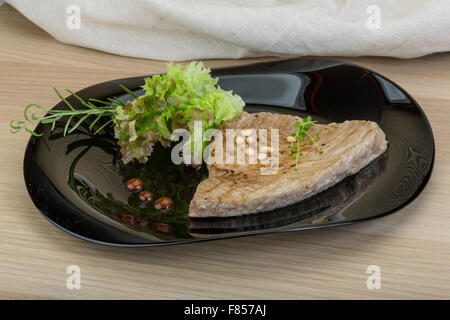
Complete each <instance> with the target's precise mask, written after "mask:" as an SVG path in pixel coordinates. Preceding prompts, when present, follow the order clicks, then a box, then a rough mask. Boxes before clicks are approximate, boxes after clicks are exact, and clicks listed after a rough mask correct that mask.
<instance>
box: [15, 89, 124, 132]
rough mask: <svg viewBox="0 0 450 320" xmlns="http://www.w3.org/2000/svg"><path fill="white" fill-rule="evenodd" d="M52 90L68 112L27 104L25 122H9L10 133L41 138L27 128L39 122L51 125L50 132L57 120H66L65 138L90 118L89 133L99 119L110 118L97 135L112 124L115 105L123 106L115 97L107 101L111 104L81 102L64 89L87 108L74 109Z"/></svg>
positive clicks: (78, 97)
mask: <svg viewBox="0 0 450 320" xmlns="http://www.w3.org/2000/svg"><path fill="white" fill-rule="evenodd" d="M53 90H55V92H56V94H57V95H58V97H59V98H60V99H61V100H62V101H64V103H65V104H66V105H67V106H68V107H69V109H68V110H46V109H44V108H42V107H41V106H40V105H38V104H34V103H32V104H29V105H27V106H26V107H25V110H24V118H25V121H15V120H12V121H11V122H10V127H11V129H10V132H11V133H13V134H15V133H17V132H19V131H21V130H25V131H26V132H28V133H30V134H32V135H33V136H41V135H42V134H39V133H36V132H34V131H33V130H31V129H30V128H29V127H28V126H29V125H35V124H37V123H39V122H40V123H42V124H51V126H52V128H51V130H52V131H53V129H55V126H56V123H57V122H58V121H59V120H61V119H63V118H67V121H66V124H65V126H64V136H65V135H66V134H70V133H72V132H74V131H75V130H76V129H77V128H78V127H79V126H80V124H82V123H83V122H84V121H85V120H86V119H87V118H89V117H90V116H95V120H94V121H93V122H92V123H91V124H90V126H89V130H90V131H91V130H92V129H93V128H94V125H95V124H96V123H97V122H98V121H99V120H100V118H101V117H105V116H107V117H111V120H109V121H107V122H106V123H105V124H103V125H102V126H101V127H100V128H99V129H98V130H96V131H95V132H94V134H97V133H98V132H100V131H101V130H102V129H104V128H105V127H106V126H107V125H110V124H111V123H113V119H112V117H113V116H114V114H115V112H116V106H117V104H120V105H124V104H123V102H122V101H120V100H119V99H117V98H116V97H114V98H109V100H110V101H111V102H106V101H101V100H95V99H89V101H85V100H83V98H81V97H80V96H78V95H77V94H76V93H74V92H72V91H70V90H68V89H66V91H67V92H68V93H70V94H71V95H72V96H74V97H75V98H76V99H77V100H78V101H80V102H81V104H82V105H83V106H85V107H87V109H75V108H74V107H73V106H72V105H71V104H70V102H69V101H67V99H65V98H64V97H63V96H62V95H61V94H60V93H59V91H58V90H57V89H56V88H53ZM92 101H94V102H100V103H102V104H104V106H101V107H99V106H96V105H95V104H93V103H92ZM32 108H37V109H40V110H42V111H44V112H45V113H46V115H45V116H43V117H38V116H36V114H34V113H33V112H32V111H31V109H32ZM76 119H78V121H77V122H75V124H74V125H73V126H72V127H71V126H70V124H71V122H72V120H76Z"/></svg>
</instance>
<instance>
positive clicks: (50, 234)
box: [0, 5, 450, 299]
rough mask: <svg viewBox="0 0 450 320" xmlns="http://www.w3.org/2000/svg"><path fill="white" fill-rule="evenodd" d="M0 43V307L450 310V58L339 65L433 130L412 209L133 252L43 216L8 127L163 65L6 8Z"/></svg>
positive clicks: (18, 142)
mask: <svg viewBox="0 0 450 320" xmlns="http://www.w3.org/2000/svg"><path fill="white" fill-rule="evenodd" d="M0 42H1V43H2V45H1V49H0V97H1V100H0V104H1V106H0V132H1V133H2V135H3V139H2V140H1V142H0V173H1V179H0V208H1V220H0V298H3V299H65V298H70V299H102V298H103V299H117V298H126V299H170V298H174V299H178V298H184V299H189V298H194V299H197V298H213V299H221V298H256V299H258V298H262V299H284V298H286V299H300V298H301V299H313V298H331V299H341V298H362V299H369V298H375V299H380V298H400V299H402V298H412V299H417V298H425V299H427V298H439V299H443V298H450V232H449V231H450V126H449V125H448V124H449V123H450V53H443V54H437V55H431V56H427V57H423V58H418V59H412V60H399V59H390V58H389V59H388V58H372V57H364V58H351V59H350V58H343V59H342V60H346V61H351V62H355V63H358V64H361V65H363V66H365V67H368V68H370V69H373V70H375V71H377V72H379V73H381V74H383V75H385V76H387V77H389V78H390V79H392V80H393V81H395V82H397V83H398V84H399V85H400V86H402V87H403V88H404V89H406V90H407V91H408V92H410V93H411V94H412V95H413V97H414V98H415V99H416V100H417V101H418V103H419V104H420V105H421V106H422V107H423V109H424V110H425V112H426V114H427V116H428V118H429V120H430V122H431V125H432V127H433V130H434V135H435V139H436V163H435V168H434V173H433V175H432V177H431V180H430V182H429V184H428V186H427V187H426V188H425V190H424V192H423V193H422V194H421V195H420V196H419V197H418V198H417V199H416V200H415V201H414V202H413V203H412V204H410V205H409V206H407V207H406V208H404V209H402V210H401V211H399V212H397V213H396V214H393V215H390V216H388V217H385V218H382V219H379V220H375V221H372V222H367V223H364V224H358V225H353V226H345V227H339V228H332V229H325V230H313V231H303V232H294V233H285V234H271V235H263V236H255V237H245V238H236V239H229V240H219V241H210V242H203V243H195V244H187V245H178V246H170V247H156V248H139V249H137V248H134V249H129V248H113V247H105V246H100V245H95V244H91V243H88V242H86V241H83V240H80V239H77V238H75V237H72V236H70V235H68V234H66V233H64V232H63V231H61V230H59V229H57V228H55V227H54V226H52V225H51V224H50V223H48V222H47V221H46V220H45V219H44V218H43V217H42V216H41V215H40V214H39V213H38V211H37V210H36V208H35V207H34V206H33V204H32V202H31V200H30V198H29V197H28V195H27V191H26V188H25V185H24V182H23V174H22V159H23V154H24V150H25V146H26V143H27V141H28V138H29V137H28V136H27V135H26V134H18V135H9V133H8V129H9V121H10V120H11V119H19V118H21V117H22V116H23V108H24V106H25V105H26V104H28V103H31V102H36V103H40V104H42V105H44V106H50V107H51V106H53V105H55V104H56V102H57V100H58V99H57V97H56V96H55V94H54V93H53V91H52V89H51V87H52V86H56V87H58V88H71V89H72V90H79V89H81V88H84V87H86V86H89V85H92V84H95V83H98V82H102V81H106V80H110V79H115V78H122V77H129V76H136V75H142V74H150V73H155V72H161V71H163V70H164V69H165V63H164V62H160V61H152V60H142V59H133V58H128V57H120V56H115V55H111V54H107V53H102V52H98V51H94V50H90V49H85V48H79V47H75V46H69V45H65V44H62V43H59V42H57V41H56V40H54V39H53V38H51V37H50V36H49V35H47V34H46V33H45V32H43V31H42V30H41V29H39V28H38V27H36V26H35V25H34V24H32V23H31V22H29V21H28V20H26V19H25V18H24V17H22V16H21V15H20V14H19V13H18V12H16V11H15V10H14V9H12V8H11V7H10V6H8V5H3V6H2V7H0ZM265 60H270V58H267V59H257V60H256V59H255V60H251V59H245V60H233V61H231V60H214V61H213V60H211V61H206V64H207V65H208V66H210V67H217V66H227V65H237V64H245V63H249V62H254V61H265ZM72 264H76V265H79V266H80V268H81V276H82V280H81V289H80V290H68V289H67V288H66V277H67V274H66V268H67V266H68V265H72ZM369 265H378V266H379V267H380V268H381V272H382V274H381V289H380V290H368V289H367V287H366V279H367V277H368V275H367V274H366V268H367V267H368V266H369Z"/></svg>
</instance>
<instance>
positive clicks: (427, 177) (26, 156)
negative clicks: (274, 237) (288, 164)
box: [23, 57, 436, 247]
mask: <svg viewBox="0 0 450 320" xmlns="http://www.w3.org/2000/svg"><path fill="white" fill-rule="evenodd" d="M304 60H319V61H326V62H333V63H339V64H343V65H351V66H355V67H357V68H360V69H363V70H366V71H369V72H370V73H372V74H374V75H377V76H379V77H381V78H383V79H385V80H387V81H389V82H390V83H392V84H394V85H396V86H397V87H398V88H399V89H401V91H402V92H403V93H404V94H406V95H407V97H408V98H409V99H410V100H411V102H412V103H413V104H414V105H415V106H417V109H418V110H419V111H420V112H421V114H422V118H423V120H425V121H426V124H427V126H428V128H429V131H430V134H431V139H432V156H431V161H430V169H429V170H428V172H427V173H426V175H425V176H424V178H423V180H422V182H421V184H420V185H419V187H418V188H417V190H416V191H415V192H414V194H413V195H411V196H410V197H409V198H408V199H407V200H405V201H404V202H402V203H401V204H400V205H399V206H397V207H395V208H393V209H391V210H388V211H386V212H383V213H381V214H379V215H376V216H372V217H366V218H359V219H352V220H348V221H343V222H336V223H329V224H318V225H310V226H301V227H295V228H290V229H278V228H275V229H267V230H264V229H262V230H258V232H254V233H243V234H235V233H230V234H219V235H215V236H214V237H209V238H206V237H205V238H203V237H199V238H193V239H184V240H169V241H161V242H153V243H151V242H149V243H119V242H106V241H102V240H97V239H93V238H90V237H87V236H84V235H80V234H78V233H76V232H74V231H71V230H69V229H67V228H65V227H63V226H62V225H60V224H58V223H57V222H56V221H54V220H52V219H51V218H50V217H49V216H48V215H47V214H46V213H45V212H44V211H43V209H42V208H40V206H39V205H38V203H37V201H36V199H35V198H34V196H33V195H32V193H31V191H30V181H29V179H30V177H29V176H28V175H27V174H26V168H27V165H29V164H28V163H29V162H30V161H32V160H31V148H32V144H33V141H34V139H35V137H33V136H31V137H30V138H29V140H28V142H27V145H26V148H25V153H24V159H23V175H24V181H25V186H26V189H27V192H28V195H29V197H30V198H31V200H32V202H33V205H34V206H35V207H36V209H37V210H38V211H39V213H40V214H41V215H42V216H43V217H44V218H45V219H46V220H47V221H49V222H50V223H51V224H52V225H54V226H55V227H57V228H58V229H61V230H62V231H64V232H66V233H68V234H70V235H72V236H74V237H76V238H79V239H82V240H85V241H88V242H91V243H95V244H100V245H104V246H112V247H159V246H169V245H178V244H189V243H196V242H204V241H213V240H223V239H231V238H240V237H248V236H258V235H266V234H275V233H285V232H295V231H301V230H315V229H328V228H332V227H339V226H346V225H352V224H356V223H362V222H368V221H372V220H375V219H379V218H383V217H386V216H388V215H390V214H393V213H395V212H397V211H399V210H401V209H403V208H405V207H406V206H408V205H409V204H411V203H412V202H413V201H414V200H416V199H417V197H418V196H419V195H420V194H421V193H422V191H423V190H424V188H425V187H426V185H427V184H428V182H429V180H430V178H431V175H432V172H433V169H434V163H435V153H436V146H435V138H434V133H433V129H432V127H431V124H430V122H429V120H428V117H427V116H426V113H425V111H424V110H423V108H422V107H421V106H420V104H419V103H418V102H417V101H416V100H415V99H414V98H413V97H412V96H411V95H410V94H409V92H408V91H406V90H405V89H404V88H403V87H401V86H400V85H398V84H397V83H396V82H394V81H392V80H391V79H389V78H387V77H385V76H383V75H382V74H380V73H378V72H376V71H373V70H371V69H368V68H366V67H364V66H361V65H359V64H356V63H353V62H347V61H342V60H337V59H328V58H316V57H306V58H293V59H280V60H272V61H266V62H256V63H249V64H242V65H234V66H228V67H221V68H212V69H211V71H212V72H213V73H215V72H221V71H226V70H230V69H233V68H239V67H250V66H257V65H267V64H270V63H277V62H287V61H304ZM156 74H163V73H153V74H148V75H142V76H133V77H125V78H119V79H112V80H107V81H104V82H100V83H96V84H93V85H90V86H88V87H85V88H82V89H80V90H78V91H77V92H75V93H76V94H78V95H82V92H83V91H87V90H92V89H93V88H95V87H98V86H105V85H108V84H113V83H118V82H121V81H122V82H123V81H133V80H142V79H144V78H146V77H149V76H152V75H156ZM62 104H63V101H60V102H58V103H57V104H56V105H54V106H53V107H52V108H51V109H54V108H56V107H58V106H59V105H62ZM286 109H290V108H288V107H286ZM42 126H44V125H43V124H41V123H39V124H38V125H37V126H36V128H35V129H34V131H36V130H37V129H39V128H41V127H42Z"/></svg>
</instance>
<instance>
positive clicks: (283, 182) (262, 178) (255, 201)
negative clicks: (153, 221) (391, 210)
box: [189, 112, 387, 217]
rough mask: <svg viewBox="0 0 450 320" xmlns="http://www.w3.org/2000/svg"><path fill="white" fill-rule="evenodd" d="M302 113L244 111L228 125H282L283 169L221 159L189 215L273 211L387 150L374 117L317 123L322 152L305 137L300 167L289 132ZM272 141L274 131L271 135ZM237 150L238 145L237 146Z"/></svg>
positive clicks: (313, 131)
mask: <svg viewBox="0 0 450 320" xmlns="http://www.w3.org/2000/svg"><path fill="white" fill-rule="evenodd" d="M298 120H300V118H299V117H296V116H291V115H280V114H274V113H267V112H262V113H254V114H248V113H246V112H244V113H242V114H241V115H240V116H239V117H238V118H237V119H235V120H233V121H231V122H230V123H228V124H226V125H224V126H223V127H222V128H221V129H222V130H223V136H224V153H226V150H225V144H226V139H225V136H226V134H225V130H226V129H228V128H229V129H250V128H252V129H257V130H258V129H268V130H270V129H278V130H279V168H278V170H277V172H276V173H275V174H273V175H261V173H260V170H261V167H264V166H263V165H262V164H260V163H257V164H248V159H247V164H245V165H239V164H217V163H213V164H211V165H210V166H209V178H207V179H205V180H204V181H202V182H201V183H200V184H199V186H198V187H197V191H196V193H195V195H194V197H193V199H192V201H191V203H190V208H189V216H190V217H227V216H239V215H245V214H251V213H256V212H261V211H269V210H273V209H276V208H280V207H284V206H286V205H289V204H292V203H295V202H298V201H301V200H303V199H306V198H308V197H310V196H312V195H314V194H316V193H318V192H321V191H323V190H325V189H327V188H329V187H331V186H333V185H335V184H336V183H338V182H339V181H341V180H342V179H343V178H345V177H346V176H348V175H352V174H354V173H356V172H358V171H359V170H361V169H362V168H363V167H365V166H366V165H367V164H368V163H370V162H371V161H372V160H374V159H375V158H376V157H378V156H379V155H381V154H382V153H384V151H385V150H386V148H387V141H386V138H385V135H384V133H383V131H382V130H381V129H380V128H379V126H378V125H377V124H376V123H375V122H371V121H362V120H353V121H345V122H342V123H331V124H328V125H320V124H318V125H315V126H313V127H312V128H310V130H309V131H308V133H310V134H311V136H315V135H316V134H318V135H319V139H318V140H317V143H318V144H319V145H320V147H321V149H322V150H323V154H319V152H318V151H317V149H316V147H315V146H314V145H309V139H307V138H305V139H303V141H302V142H301V144H300V149H301V152H302V153H303V156H302V157H300V158H299V162H298V168H299V170H298V171H295V170H294V167H295V160H294V159H292V158H291V157H290V156H289V152H288V145H289V143H288V142H287V141H286V137H287V136H289V135H290V134H291V133H292V132H293V131H294V130H295V127H294V124H295V122H296V121H298ZM267 140H268V143H267V145H269V146H270V144H271V141H270V132H269V131H268V134H267ZM235 149H236V148H235Z"/></svg>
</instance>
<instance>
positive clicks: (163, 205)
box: [155, 197, 173, 210]
mask: <svg viewBox="0 0 450 320" xmlns="http://www.w3.org/2000/svg"><path fill="white" fill-rule="evenodd" d="M172 206H173V200H172V199H170V198H168V197H161V198H159V199H158V200H156V201H155V209H158V210H167V209H169V208H171V207H172Z"/></svg>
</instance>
